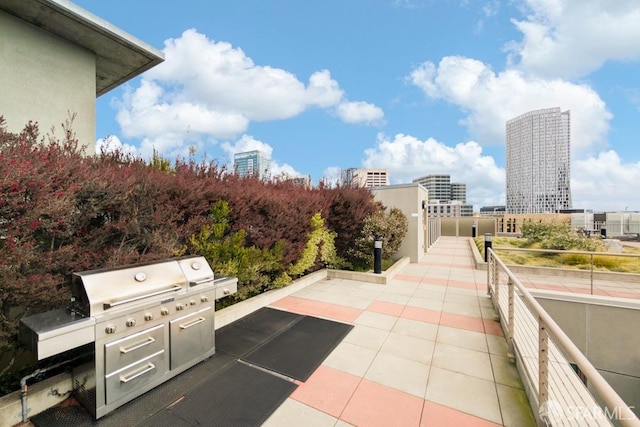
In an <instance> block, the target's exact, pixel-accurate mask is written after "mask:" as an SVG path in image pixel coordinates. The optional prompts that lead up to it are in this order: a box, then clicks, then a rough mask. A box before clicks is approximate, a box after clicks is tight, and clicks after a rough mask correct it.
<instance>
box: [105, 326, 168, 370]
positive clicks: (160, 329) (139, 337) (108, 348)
mask: <svg viewBox="0 0 640 427" xmlns="http://www.w3.org/2000/svg"><path fill="white" fill-rule="evenodd" d="M160 350H164V323H162V324H160V325H158V326H155V327H153V328H150V329H146V330H144V331H142V332H138V333H137V334H133V335H130V336H127V337H125V338H121V339H119V340H117V341H113V342H110V343H108V344H105V346H104V351H105V374H106V375H109V374H110V373H112V372H115V371H117V370H119V369H121V368H122V367H124V366H128V365H131V364H132V363H135V362H137V361H139V360H141V359H144V358H146V357H149V356H150V355H152V354H154V353H157V352H159V351H160ZM159 368H161V369H162V370H164V365H163V366H160V367H159Z"/></svg>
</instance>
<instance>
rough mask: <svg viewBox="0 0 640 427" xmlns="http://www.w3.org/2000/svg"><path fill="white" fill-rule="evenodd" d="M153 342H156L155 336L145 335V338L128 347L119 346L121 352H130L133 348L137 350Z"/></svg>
mask: <svg viewBox="0 0 640 427" xmlns="http://www.w3.org/2000/svg"><path fill="white" fill-rule="evenodd" d="M154 342H156V340H155V338H153V337H147V339H146V340H144V341H140V342H138V343H135V344H133V345H131V346H129V347H120V353H122V354H127V353H131V352H132V351H133V350H137V349H139V348H142V347H144V346H145V345H149V344H153V343H154Z"/></svg>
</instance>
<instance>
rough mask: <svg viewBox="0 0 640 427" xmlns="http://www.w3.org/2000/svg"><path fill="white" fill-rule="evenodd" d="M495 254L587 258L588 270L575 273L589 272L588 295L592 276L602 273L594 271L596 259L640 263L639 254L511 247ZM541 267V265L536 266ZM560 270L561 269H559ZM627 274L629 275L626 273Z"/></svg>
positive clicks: (592, 283)
mask: <svg viewBox="0 0 640 427" xmlns="http://www.w3.org/2000/svg"><path fill="white" fill-rule="evenodd" d="M492 249H493V250H494V251H496V252H501V251H504V252H523V253H537V254H555V255H577V256H583V257H588V258H589V269H588V270H581V269H576V271H589V273H590V274H589V280H590V285H591V286H590V287H591V289H590V293H591V295H593V294H594V274H595V273H601V272H602V271H599V270H596V268H595V267H596V262H595V261H596V259H597V258H602V259H604V258H607V257H608V258H627V259H632V260H635V261H638V262H639V263H640V255H639V254H627V253H616V252H588V251H568V250H555V249H532V248H511V247H503V246H500V247H494V248H492ZM538 266H541V265H538ZM561 268H562V267H561ZM628 274H629V273H628Z"/></svg>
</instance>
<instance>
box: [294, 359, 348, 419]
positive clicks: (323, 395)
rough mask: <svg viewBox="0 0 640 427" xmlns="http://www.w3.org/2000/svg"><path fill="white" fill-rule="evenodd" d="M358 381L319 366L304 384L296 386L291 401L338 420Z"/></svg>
mask: <svg viewBox="0 0 640 427" xmlns="http://www.w3.org/2000/svg"><path fill="white" fill-rule="evenodd" d="M360 381H361V378H360V377H359V376H355V375H351V374H348V373H346V372H343V371H340V370H337V369H332V368H330V367H327V366H324V365H321V366H320V367H318V369H317V370H316V371H315V372H314V373H313V375H311V377H309V379H308V380H307V381H306V382H304V383H302V384H300V385H298V388H296V389H295V390H294V391H293V393H292V394H291V399H294V400H296V401H298V402H301V403H304V404H305V405H308V406H310V407H312V408H315V409H317V410H320V411H322V412H325V413H327V414H329V415H331V416H332V417H335V418H339V417H340V414H342V411H343V410H344V408H345V407H346V406H347V403H348V402H349V399H351V396H352V395H353V393H354V392H355V390H356V388H357V387H358V384H360ZM334 422H335V421H334ZM304 425H306V423H305V424H304Z"/></svg>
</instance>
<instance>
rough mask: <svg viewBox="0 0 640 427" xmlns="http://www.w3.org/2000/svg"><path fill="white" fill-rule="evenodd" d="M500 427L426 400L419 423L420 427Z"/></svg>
mask: <svg viewBox="0 0 640 427" xmlns="http://www.w3.org/2000/svg"><path fill="white" fill-rule="evenodd" d="M501 425H502V424H496V423H493V422H491V421H487V420H485V419H482V418H479V417H475V416H473V415H469V414H465V413H464V412H461V411H458V410H456V409H453V408H449V407H447V406H443V405H439V404H437V403H434V402H429V401H428V400H427V401H425V402H424V409H423V410H422V420H421V421H420V426H421V427H459V426H464V427H498V426H501Z"/></svg>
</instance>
